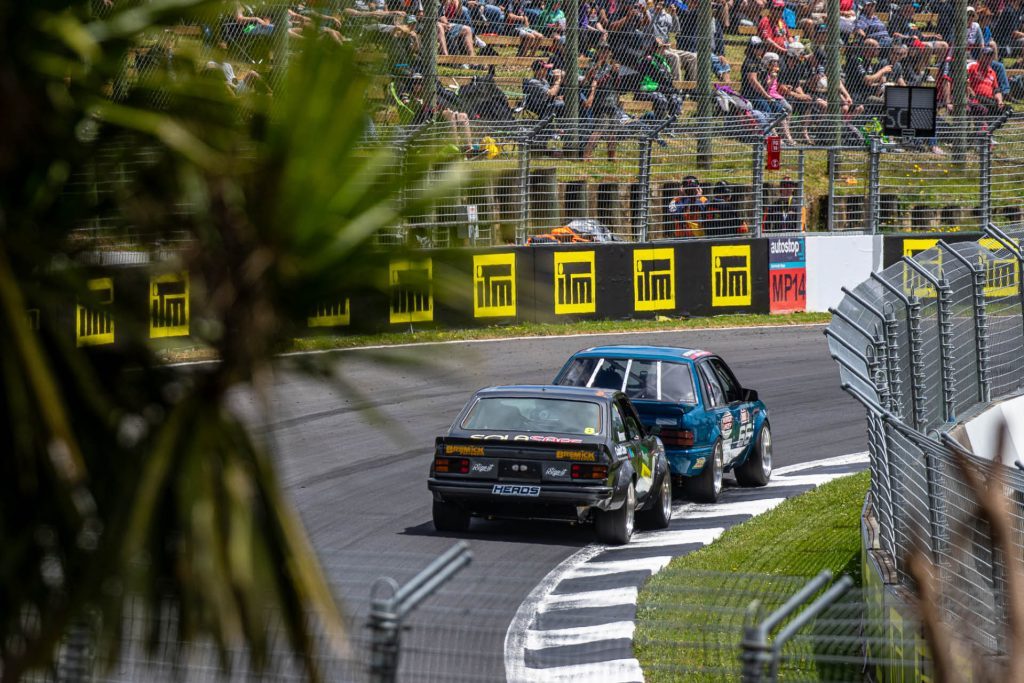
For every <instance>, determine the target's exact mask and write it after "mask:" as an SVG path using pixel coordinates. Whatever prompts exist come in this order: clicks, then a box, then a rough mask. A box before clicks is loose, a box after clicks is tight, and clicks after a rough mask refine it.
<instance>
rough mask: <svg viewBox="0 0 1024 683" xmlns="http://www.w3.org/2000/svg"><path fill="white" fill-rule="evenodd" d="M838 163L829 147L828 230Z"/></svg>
mask: <svg viewBox="0 0 1024 683" xmlns="http://www.w3.org/2000/svg"><path fill="white" fill-rule="evenodd" d="M830 1H831V0H830ZM838 165H839V150H836V149H830V150H829V151H828V203H827V209H828V222H827V223H826V226H827V228H828V231H829V232H832V231H833V230H835V229H836V218H835V214H836V168H837V167H838Z"/></svg>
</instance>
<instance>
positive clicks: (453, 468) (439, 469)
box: [434, 458, 469, 474]
mask: <svg viewBox="0 0 1024 683" xmlns="http://www.w3.org/2000/svg"><path fill="white" fill-rule="evenodd" d="M434 472H436V473H438V474H469V459H468V458H434Z"/></svg>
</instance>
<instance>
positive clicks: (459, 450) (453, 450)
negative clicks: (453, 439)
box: [444, 444, 484, 456]
mask: <svg viewBox="0 0 1024 683" xmlns="http://www.w3.org/2000/svg"><path fill="white" fill-rule="evenodd" d="M444 454H445V455H476V456H480V455H483V454H484V447H483V446H459V445H458V444H448V445H446V446H445V447H444Z"/></svg>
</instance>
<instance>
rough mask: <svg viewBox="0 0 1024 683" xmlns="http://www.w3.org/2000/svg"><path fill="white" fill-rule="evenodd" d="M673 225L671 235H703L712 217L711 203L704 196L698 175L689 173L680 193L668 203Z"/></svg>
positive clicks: (670, 221)
mask: <svg viewBox="0 0 1024 683" xmlns="http://www.w3.org/2000/svg"><path fill="white" fill-rule="evenodd" d="M668 217H669V223H670V225H671V230H670V232H669V237H701V236H703V235H704V228H705V226H706V223H707V221H708V220H709V219H710V218H711V203H710V200H709V199H708V198H707V197H705V196H704V191H703V190H702V189H701V187H700V182H698V180H697V177H696V176H692V175H688V176H686V177H685V178H683V182H682V183H681V184H680V186H679V194H678V195H677V196H675V197H673V198H672V200H671V201H670V202H669V204H668Z"/></svg>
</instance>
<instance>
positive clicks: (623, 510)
mask: <svg viewBox="0 0 1024 683" xmlns="http://www.w3.org/2000/svg"><path fill="white" fill-rule="evenodd" d="M635 515H636V488H634V486H633V482H632V481H631V482H629V484H628V486H627V488H626V500H625V501H623V503H622V507H620V508H619V509H618V510H602V511H598V513H597V519H595V520H594V526H595V527H596V528H597V538H598V540H600V541H601V542H602V543H607V544H608V545H625V544H626V543H629V539H630V537H631V536H632V535H633V522H634V517H635Z"/></svg>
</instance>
